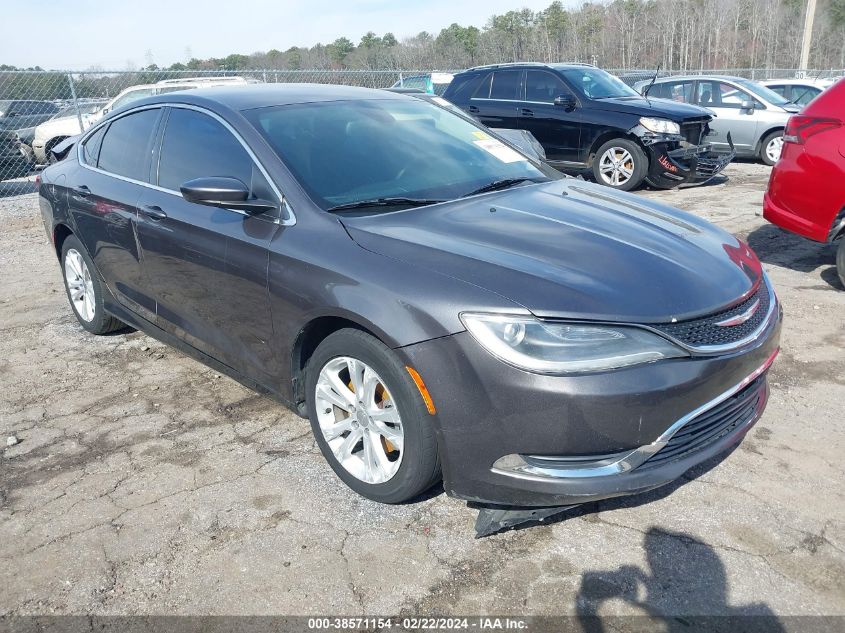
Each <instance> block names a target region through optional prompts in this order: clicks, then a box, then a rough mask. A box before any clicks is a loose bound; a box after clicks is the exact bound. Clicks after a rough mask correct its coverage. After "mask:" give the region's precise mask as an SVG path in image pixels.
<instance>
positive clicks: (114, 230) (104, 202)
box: [67, 108, 162, 320]
mask: <svg viewBox="0 0 845 633" xmlns="http://www.w3.org/2000/svg"><path fill="white" fill-rule="evenodd" d="M161 112H162V110H161V108H146V109H143V110H137V111H135V112H130V113H127V114H126V115H124V116H121V117H119V118H117V119H114V120H113V121H111V122H109V123H106V124H104V125H102V126H100V127H99V128H98V129H97V130H95V131H94V132H93V133H92V134H91V135H90V136H88V137H87V139H86V140H85V142H84V143H83V144H82V146H81V148H80V149H81V152H80V161H79V165H80V168H79V169H78V170H75V171H73V172H70V173H69V174H68V182H67V188H68V208H69V211H70V214H71V216H72V218H73V221H74V223H75V225H76V228H77V235H78V237H79V238H80V240H81V241H82V243H83V244H84V246H85V248H86V250H87V251H88V254H89V255H91V258H92V259H93V260H94V263H95V264H96V266H97V270H98V271H99V273H100V274H101V275H102V277H103V279H104V280H105V282H106V285H107V286H108V287H109V290H110V291H111V293H112V295H113V296H114V297H115V298H116V299H117V301H118V302H119V303H121V304H122V305H124V306H126V307H128V308H129V309H131V310H133V311H135V312H137V313H138V314H140V315H141V316H142V317H144V318H146V319H149V320H152V319H153V318H155V301H154V300H153V299H152V298H151V297H150V296H149V295H148V294H146V292H145V291H146V288H145V283H144V279H143V275H142V271H141V264H140V254H139V252H138V245H137V242H136V240H135V229H134V225H135V219H136V214H137V203H138V200H139V198H140V197H141V193H142V192H143V191H145V190H146V189H147V187H148V186H149V175H150V160H151V156H152V148H153V142H154V138H155V135H156V132H157V128H158V125H159V121H160V117H161Z"/></svg>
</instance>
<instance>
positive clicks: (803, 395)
mask: <svg viewBox="0 0 845 633" xmlns="http://www.w3.org/2000/svg"><path fill="white" fill-rule="evenodd" d="M726 173H727V176H728V178H727V180H726V181H724V182H720V183H718V184H715V185H711V186H707V187H701V188H697V189H687V190H682V191H671V192H657V191H645V192H642V195H644V196H647V197H650V198H655V199H661V200H664V201H666V202H668V203H670V204H673V205H676V206H678V207H681V208H684V209H687V210H691V211H694V212H696V213H698V214H700V215H702V216H703V217H705V218H708V219H710V220H712V221H714V222H716V223H717V224H719V225H721V226H723V227H725V228H726V229H728V230H729V231H731V232H733V233H735V234H737V235H738V236H741V237H742V238H745V239H747V240H748V241H749V242H750V244H751V245H752V247H753V248H754V249H755V250H756V251H757V252H758V254H759V255H760V257H761V259H762V260H763V261H764V266H765V268H766V270H767V271H769V273H770V274H771V277H772V280H773V282H774V284H775V286H776V288H777V290H778V292H779V294H780V297H781V300H782V302H783V304H784V310H785V319H786V321H785V326H784V330H783V342H782V344H783V351H782V353H781V355H780V357H779V359H778V360H777V361H776V363H775V365H774V367H773V370H772V373H771V381H772V396H771V399H770V402H769V407H768V409H767V411H766V413H765V415H764V416H763V418H762V420H761V421H760V422H759V423H758V424H757V425H756V427H755V428H754V429H753V430H752V431H751V432H750V434H749V435H748V437H747V439H746V441H745V442H744V443H743V444H742V445H741V447H740V448H739V449H737V450H736V451H735V452H734V453H733V454H732V455H731V456H730V457H728V458H727V459H725V460H724V461H722V462H721V463H718V464H707V465H706V467H702V468H700V469H698V470H696V471H694V472H691V473H689V474H688V476H687V478H686V479H685V480H684V481H683V482H682V484H679V485H675V486H671V487H669V488H668V489H662V490H658V491H655V492H653V493H649V494H646V495H644V496H641V497H638V498H633V499H628V500H622V501H619V500H617V501H610V502H603V503H598V504H592V505H589V506H584V507H583V508H581V509H579V510H578V511H576V512H572V513H570V514H568V515H565V518H564V519H563V520H558V521H556V522H553V523H552V524H547V525H539V526H535V527H530V528H528V529H522V530H518V531H511V532H507V533H504V534H499V535H496V536H492V537H489V538H486V539H481V540H475V539H474V531H473V523H474V520H475V514H476V513H475V511H473V510H471V509H469V508H467V507H466V504H464V503H462V502H460V501H457V500H454V499H450V498H448V497H446V496H445V494H443V493H442V491H439V492H438V491H435V492H434V493H432V494H431V495H430V496H429V497H428V498H426V499H425V500H421V501H419V502H417V503H412V504H408V505H404V506H392V507H389V506H380V505H377V504H375V503H372V502H369V501H366V500H364V499H362V498H360V497H357V496H356V495H354V494H353V493H352V492H351V491H349V490H348V489H347V488H345V487H344V486H343V485H342V484H341V482H340V481H339V480H338V479H337V478H336V477H335V476H334V475H333V473H332V472H331V470H330V469H329V467H328V465H327V464H326V463H325V462H324V461H323V459H322V457H321V455H320V454H319V452H318V450H317V448H316V446H315V444H314V442H313V441H312V439H311V434H310V428H309V426H308V425H307V423H306V422H305V421H303V420H301V419H300V418H298V417H296V416H294V415H293V414H292V413H290V412H288V411H287V410H285V409H283V408H281V407H280V406H279V405H277V404H276V403H274V402H272V401H270V400H267V399H265V398H263V397H261V396H259V395H256V394H254V393H252V392H250V391H249V390H247V389H246V388H244V387H243V386H241V385H239V384H238V383H236V382H234V381H232V380H229V379H228V378H225V377H221V376H219V375H218V374H217V373H216V372H214V371H212V370H210V369H208V368H207V367H205V366H203V365H201V364H199V363H197V362H195V361H193V360H191V359H188V358H187V357H184V356H182V355H181V354H180V353H178V352H176V351H174V350H172V349H170V348H167V347H165V346H164V345H162V344H160V343H158V342H157V341H155V340H153V339H151V338H148V337H147V336H144V335H143V334H141V333H139V332H132V333H128V334H127V333H120V334H116V335H112V336H106V337H94V336H91V335H88V334H86V333H85V332H84V331H83V330H82V329H81V328H80V327H78V326H77V324H76V322H75V321H74V319H73V317H72V315H71V312H70V308H69V307H68V305H67V302H66V298H65V295H64V290H63V286H62V283H61V278H60V273H59V267H58V264H57V261H56V258H55V256H54V255H53V253H52V251H51V249H50V247H49V245H48V241H47V238H46V236H45V234H44V229H43V227H42V225H41V222H40V217H39V215H38V207H37V200H36V197H35V195H34V193H29V194H25V195H15V193H14V191H13V189H12V188H11V186H10V185H9V184H8V183H5V184H0V223H1V224H2V229H0V269H2V271H3V277H2V283H0V334H1V335H0V433H2V436H0V439H2V441H3V446H4V447H5V446H6V437H7V436H10V435H14V436H16V437H17V438H19V440H20V442H19V443H18V444H17V445H15V446H12V447H8V448H4V449H3V456H2V459H0V614H52V613H62V614H64V613H76V614H80V613H92V612H93V613H98V614H141V613H143V614H149V613H155V614H309V613H316V614H325V613H332V614H350V615H351V614H362V613H364V614H385V615H399V614H425V613H432V612H434V613H454V614H473V613H474V614H478V613H499V614H508V613H511V614H523V613H528V614H547V615H552V614H576V613H592V612H598V613H601V614H607V615H610V614H628V613H651V614H662V615H695V614H720V613H726V612H731V613H760V614H765V613H775V614H777V615H779V616H781V615H792V614H840V615H842V614H845V493H843V482H845V477H843V469H845V467H843V460H842V455H843V453H845V415H843V409H844V408H845V407H843V403H845V327H844V326H845V292H843V289H842V288H841V286H840V284H839V281H838V279H837V277H836V274H835V270H834V268H833V265H834V249H832V248H830V247H828V248H819V247H818V246H817V245H815V244H811V243H809V242H806V241H804V240H801V239H799V238H796V237H793V236H791V235H788V234H786V233H783V232H781V231H779V230H778V229H776V228H774V227H772V226H769V225H767V224H766V223H765V222H764V221H763V219H762V217H761V216H760V210H761V203H762V196H763V191H764V189H765V185H766V181H767V178H768V173H769V169H768V168H766V167H764V166H762V165H756V164H751V163H739V164H735V165H732V166H731V167H729V168H728V170H727V172H726ZM467 448H468V450H471V447H467Z"/></svg>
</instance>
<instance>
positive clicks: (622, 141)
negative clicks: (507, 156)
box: [443, 63, 733, 191]
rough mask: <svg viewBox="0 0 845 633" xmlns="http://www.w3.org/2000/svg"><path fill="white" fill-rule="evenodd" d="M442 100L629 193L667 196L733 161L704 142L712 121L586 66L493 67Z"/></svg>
mask: <svg viewBox="0 0 845 633" xmlns="http://www.w3.org/2000/svg"><path fill="white" fill-rule="evenodd" d="M443 96H444V98H446V99H448V100H449V101H451V102H452V103H454V104H455V105H457V106H459V107H461V108H463V109H464V110H466V111H467V112H469V113H470V114H471V115H472V116H474V117H476V118H477V119H478V120H479V121H481V122H482V123H484V124H485V125H487V126H488V127H494V128H514V129H524V130H528V131H530V132H531V133H532V134H533V135H534V136H535V137H536V138H537V140H538V141H540V144H541V145H542V146H543V148H544V149H545V151H546V156H547V158H548V162H549V163H550V164H551V165H553V166H554V167H556V168H558V169H560V170H561V171H569V172H573V171H574V172H579V171H582V170H585V169H591V170H592V173H593V176H594V177H595V179H596V181H597V182H599V183H601V184H604V185H607V186H610V187H614V188H616V189H622V190H624V191H628V190H630V189H633V188H635V187H637V186H638V185H639V184H640V183H642V182H643V180H645V181H647V182H648V183H649V184H651V185H652V186H654V187H659V188H663V189H670V188H672V187H676V186H677V185H680V184H682V183H690V182H693V183H701V182H704V181H706V180H709V179H710V178H712V177H713V176H714V175H716V174H717V173H719V172H720V171H722V169H724V168H725V167H726V166H727V164H728V163H729V162H730V161H731V159H732V158H733V153H732V152H729V153H720V154H717V153H715V152H713V151H712V150H711V148H710V145H709V144H706V143H705V142H704V139H705V137H706V136H707V134H708V133H709V127H708V123H709V122H710V121H711V119H712V115H711V114H710V113H709V112H708V111H707V110H705V109H704V108H700V107H698V106H691V105H688V104H685V103H676V102H674V101H669V100H665V99H653V98H652V99H648V98H645V97H643V96H642V95H640V94H639V93H637V92H636V91H635V90H634V89H633V88H631V87H629V86H628V85H627V84H625V83H624V82H623V81H622V80H620V79H618V78H616V77H614V76H613V75H611V74H609V73H607V72H605V71H603V70H601V69H599V68H596V67H595V66H590V65H588V64H535V63H518V64H497V65H492V66H479V67H476V68H470V69H469V70H466V71H464V72H462V73H459V74H457V75H455V78H454V80H452V83H451V84H449V87H448V88H447V89H446V92H445V93H444V95H443Z"/></svg>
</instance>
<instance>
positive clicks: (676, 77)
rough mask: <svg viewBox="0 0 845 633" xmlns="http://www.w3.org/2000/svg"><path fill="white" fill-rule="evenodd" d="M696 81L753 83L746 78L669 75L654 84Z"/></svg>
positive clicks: (658, 79) (659, 78)
mask: <svg viewBox="0 0 845 633" xmlns="http://www.w3.org/2000/svg"><path fill="white" fill-rule="evenodd" d="M696 79H703V80H704V81H710V80H712V79H716V80H718V81H737V82H740V83H741V82H744V81H753V80H751V79H746V78H745V77H736V76H734V75H667V76H666V77H658V78H657V79H655V80H654V83H656V84H658V83H663V82H666V81H694V80H696ZM646 81H651V79H647V80H646Z"/></svg>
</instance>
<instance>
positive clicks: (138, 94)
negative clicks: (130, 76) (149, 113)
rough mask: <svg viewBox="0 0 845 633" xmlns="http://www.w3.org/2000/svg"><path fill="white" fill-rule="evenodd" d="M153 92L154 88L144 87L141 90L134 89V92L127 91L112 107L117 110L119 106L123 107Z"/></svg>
mask: <svg viewBox="0 0 845 633" xmlns="http://www.w3.org/2000/svg"><path fill="white" fill-rule="evenodd" d="M152 94H153V89H152V88H142V89H140V90H133V91H132V92H127V93H126V94H125V95H123V96H122V97H120V98H119V99H118V100H117V101H115V102H114V103H113V104H112V107H111V109H112V110H117V109H118V108H122V107H123V106H125V105H128V104H130V103H132V102H133V101H137V100H138V99H143V98H144V97H149V96H150V95H152Z"/></svg>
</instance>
